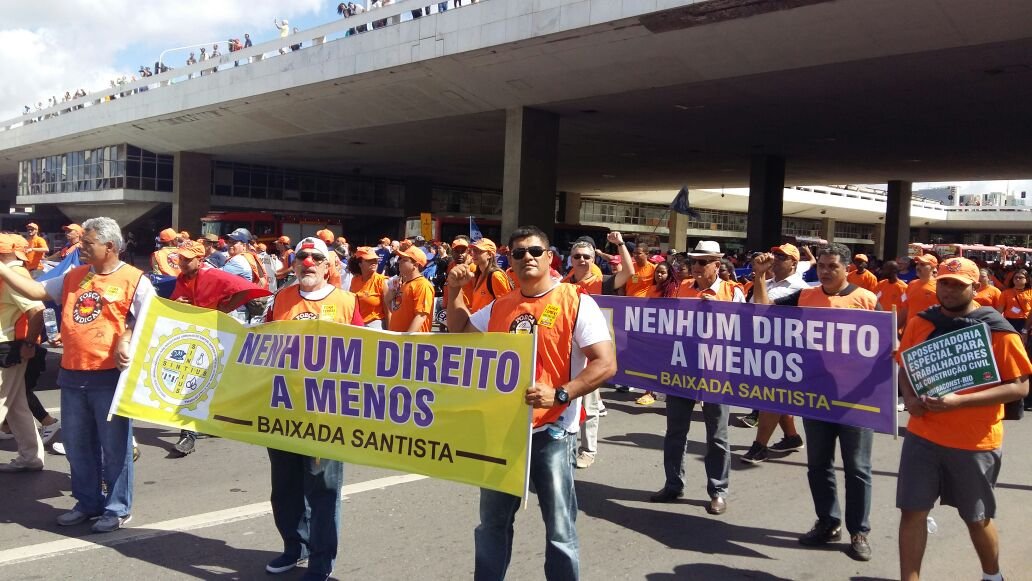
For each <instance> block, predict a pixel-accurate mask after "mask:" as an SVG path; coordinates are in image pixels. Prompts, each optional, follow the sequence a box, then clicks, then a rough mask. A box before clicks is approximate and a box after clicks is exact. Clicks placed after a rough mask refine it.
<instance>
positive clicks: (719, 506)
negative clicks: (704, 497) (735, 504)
mask: <svg viewBox="0 0 1032 581" xmlns="http://www.w3.org/2000/svg"><path fill="white" fill-rule="evenodd" d="M706 512H708V513H710V514H724V513H725V512H727V501H726V500H724V497H722V496H714V497H713V498H711V499H710V501H709V504H707V505H706Z"/></svg>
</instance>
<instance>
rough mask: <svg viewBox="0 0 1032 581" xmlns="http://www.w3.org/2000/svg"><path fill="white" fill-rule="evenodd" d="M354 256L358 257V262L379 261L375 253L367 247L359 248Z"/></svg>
mask: <svg viewBox="0 0 1032 581" xmlns="http://www.w3.org/2000/svg"><path fill="white" fill-rule="evenodd" d="M355 256H356V257H358V259H359V260H380V257H379V256H378V255H377V254H376V252H375V251H373V249H372V248H370V247H368V246H360V247H359V248H358V250H356V251H355Z"/></svg>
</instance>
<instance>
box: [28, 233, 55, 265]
mask: <svg viewBox="0 0 1032 581" xmlns="http://www.w3.org/2000/svg"><path fill="white" fill-rule="evenodd" d="M29 248H30V249H32V248H35V249H37V250H40V252H30V253H28V257H29V260H28V261H27V262H26V263H25V269H26V270H28V271H33V270H39V269H41V268H43V257H44V256H46V255H47V252H49V251H50V247H49V246H47V240H46V238H43V237H42V236H39V235H36V236H33V237H32V239H31V240H29Z"/></svg>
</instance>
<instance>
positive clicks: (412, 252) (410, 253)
mask: <svg viewBox="0 0 1032 581" xmlns="http://www.w3.org/2000/svg"><path fill="white" fill-rule="evenodd" d="M394 253H395V254H397V255H398V256H405V257H407V258H411V259H412V261H413V262H415V263H416V264H417V265H419V268H424V267H426V254H423V251H422V250H420V249H419V248H416V247H415V246H412V245H409V247H408V248H406V249H405V250H402V249H400V248H399V249H397V250H395V251H394Z"/></svg>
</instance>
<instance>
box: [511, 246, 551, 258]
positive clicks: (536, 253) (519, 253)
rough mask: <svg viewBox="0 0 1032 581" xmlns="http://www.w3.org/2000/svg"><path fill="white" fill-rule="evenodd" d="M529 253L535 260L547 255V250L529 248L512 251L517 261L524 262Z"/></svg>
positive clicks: (537, 247)
mask: <svg viewBox="0 0 1032 581" xmlns="http://www.w3.org/2000/svg"><path fill="white" fill-rule="evenodd" d="M528 253H529V254H530V255H531V256H533V257H534V258H541V255H542V254H544V253H545V248H544V247H543V246H529V247H520V248H513V249H512V257H513V258H515V259H516V260H523V259H524V258H526V257H527V254H528Z"/></svg>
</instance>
